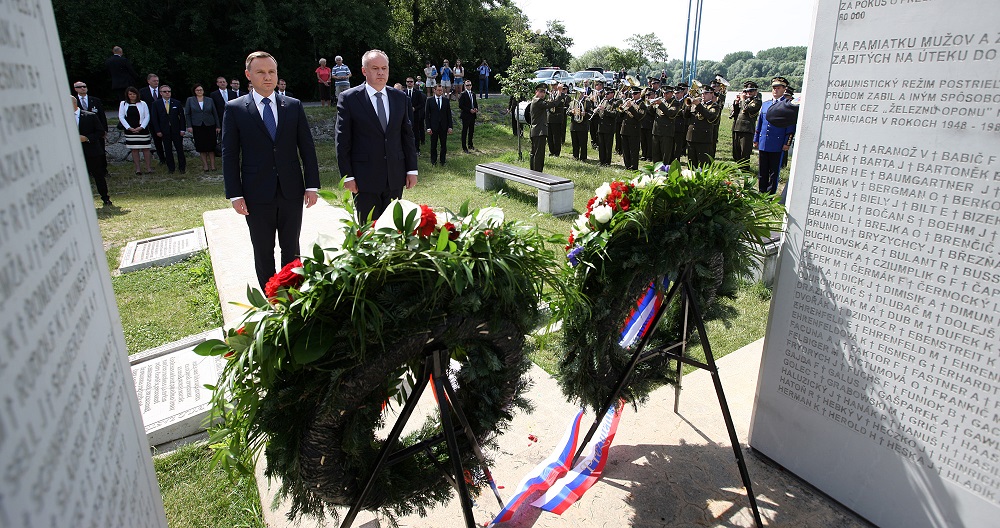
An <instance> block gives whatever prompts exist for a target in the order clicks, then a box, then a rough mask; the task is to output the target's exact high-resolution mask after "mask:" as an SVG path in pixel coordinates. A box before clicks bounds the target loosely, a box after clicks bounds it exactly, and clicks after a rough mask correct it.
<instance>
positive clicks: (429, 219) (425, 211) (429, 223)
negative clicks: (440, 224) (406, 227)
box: [414, 205, 437, 237]
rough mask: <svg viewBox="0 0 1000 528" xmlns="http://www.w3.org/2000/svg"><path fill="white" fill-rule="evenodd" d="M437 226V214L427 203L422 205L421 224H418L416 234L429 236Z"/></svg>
mask: <svg viewBox="0 0 1000 528" xmlns="http://www.w3.org/2000/svg"><path fill="white" fill-rule="evenodd" d="M436 226H437V215H435V214H434V210H433V209H431V208H430V207H428V206H426V205H421V206H420V225H418V226H417V229H416V231H414V233H415V234H418V235H420V236H423V237H429V236H431V235H433V234H434V228H435V227H436Z"/></svg>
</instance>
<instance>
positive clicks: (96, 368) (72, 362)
mask: <svg viewBox="0 0 1000 528" xmlns="http://www.w3.org/2000/svg"><path fill="white" fill-rule="evenodd" d="M0 50H2V51H0V53H2V54H3V60H2V61H0V79H2V82H0V526H2V527H12V528H13V527H17V528H50V527H54V526H142V527H166V526H167V521H166V517H165V515H164V511H163V502H162V499H161V497H160V490H159V486H158V485H157V482H156V473H155V472H154V470H153V463H152V458H151V457H150V453H149V446H148V444H147V442H146V437H145V433H144V431H143V427H142V417H141V416H140V414H139V404H138V401H137V400H136V397H135V389H134V387H133V385H132V379H131V377H130V376H129V375H128V362H127V360H126V356H127V350H126V346H125V339H124V336H123V335H122V328H121V320H120V318H119V315H118V305H117V304H116V302H115V296H114V292H113V291H112V288H111V277H110V273H109V271H108V266H107V259H106V258H105V255H104V250H103V248H102V243H101V236H100V230H99V229H98V225H97V215H96V213H95V211H94V195H93V192H92V191H91V187H90V181H89V178H88V177H87V171H86V164H85V162H84V158H83V151H82V149H81V147H80V135H79V133H78V129H77V126H76V120H75V119H74V116H73V113H72V107H71V101H70V97H71V96H70V95H69V92H68V87H69V86H70V83H69V81H68V80H67V78H66V74H65V71H66V68H65V64H64V63H63V58H62V50H61V49H60V45H59V34H58V31H57V28H56V23H55V17H54V16H53V11H52V3H51V2H3V3H0Z"/></svg>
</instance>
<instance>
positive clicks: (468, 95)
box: [458, 91, 479, 121]
mask: <svg viewBox="0 0 1000 528" xmlns="http://www.w3.org/2000/svg"><path fill="white" fill-rule="evenodd" d="M478 103H479V102H478V101H476V94H474V93H472V92H471V91H466V92H462V95H461V96H459V98H458V109H459V110H460V112H459V116H460V117H461V118H462V121H475V120H476V115H477V114H473V113H472V109H473V108H478V107H479V104H478Z"/></svg>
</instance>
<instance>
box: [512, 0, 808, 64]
mask: <svg viewBox="0 0 1000 528" xmlns="http://www.w3.org/2000/svg"><path fill="white" fill-rule="evenodd" d="M514 3H515V4H516V5H517V6H518V7H519V8H520V9H521V11H522V12H523V13H524V14H526V15H527V16H528V18H529V19H530V20H531V29H532V30H536V29H538V30H542V31H545V28H546V26H547V22H548V21H549V20H560V21H562V23H563V25H565V26H566V35H567V36H569V37H570V38H572V39H573V46H572V47H570V49H569V51H570V53H572V54H573V56H574V57H579V56H580V55H582V54H583V53H584V52H586V51H588V50H591V49H593V48H596V47H598V46H616V47H620V48H625V47H627V46H626V44H625V39H627V38H628V37H630V36H632V35H634V34H636V33H639V34H646V33H656V36H658V37H660V40H661V41H663V45H664V47H666V48H667V59H668V60H670V59H682V58H683V57H684V33H685V29H686V26H687V17H688V0H655V1H653V2H649V1H646V0H639V1H635V2H611V1H608V0H603V1H598V0H572V1H569V2H567V1H563V0H514ZM815 3H816V2H815V1H812V0H796V1H794V2H780V3H778V2H776V3H774V4H766V3H762V2H748V1H746V0H743V1H737V0H703V3H702V5H703V8H704V13H703V14H702V21H701V39H700V42H701V43H700V47H699V51H698V58H699V59H711V60H716V61H718V60H722V57H724V56H725V55H726V54H727V53H730V52H733V51H752V52H754V53H757V52H758V51H760V50H764V49H768V48H774V47H777V46H807V45H808V44H809V35H810V33H811V32H812V26H813V10H814V7H815ZM693 5H694V2H692V6H693ZM770 5H774V6H777V8H770V7H769V6H770ZM693 9H694V8H693V7H692V15H691V18H692V20H693V19H694V12H693ZM692 25H693V22H692ZM558 66H562V67H566V66H567V65H566V64H559V65H558Z"/></svg>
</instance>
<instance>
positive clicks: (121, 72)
mask: <svg viewBox="0 0 1000 528" xmlns="http://www.w3.org/2000/svg"><path fill="white" fill-rule="evenodd" d="M104 64H105V65H106V66H107V67H108V71H109V72H110V73H111V89H112V90H113V91H116V92H123V91H124V90H125V89H126V88H128V87H129V86H134V85H135V81H136V79H138V78H139V74H138V73H136V72H135V68H133V67H132V63H131V62H129V60H128V59H126V58H125V57H122V56H121V55H112V56H111V57H108V60H107V61H105V62H104ZM116 95H118V96H123V95H122V94H121V93H118V94H116Z"/></svg>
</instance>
